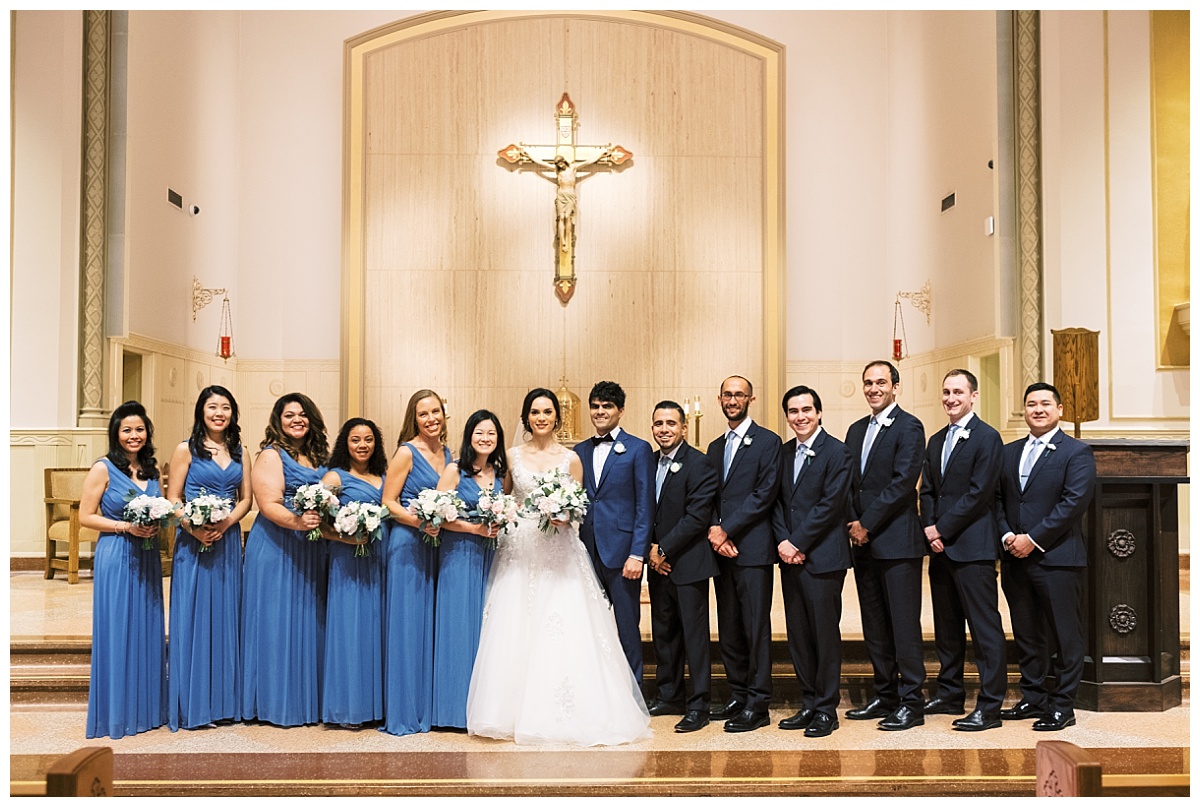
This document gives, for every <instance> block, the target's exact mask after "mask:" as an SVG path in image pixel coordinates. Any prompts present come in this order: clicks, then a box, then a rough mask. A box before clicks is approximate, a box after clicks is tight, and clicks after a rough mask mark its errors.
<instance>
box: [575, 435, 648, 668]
mask: <svg viewBox="0 0 1200 807" xmlns="http://www.w3.org/2000/svg"><path fill="white" fill-rule="evenodd" d="M593 451H594V447H593V445H592V441H591V439H587V440H582V441H580V442H579V443H577V444H576V445H575V453H576V454H578V455H579V459H580V460H581V461H582V463H583V484H584V489H585V490H586V491H587V495H588V500H589V501H590V504H589V505H588V512H587V516H585V517H584V519H583V524H582V525H580V528H579V537H580V539H581V540H582V541H583V544H584V546H586V547H587V550H588V554H589V555H590V556H591V558H592V566H593V568H595V570H596V576H597V577H599V578H600V582H601V584H602V585H603V586H604V590H605V591H606V592H607V593H608V598H609V601H610V602H612V606H613V616H614V617H615V618H616V620H617V634H618V635H619V636H620V638H621V649H622V650H623V651H624V652H625V658H626V659H627V660H628V661H629V668H630V669H631V670H633V674H634V676H636V678H637V680H638V683H639V684H640V683H641V681H642V633H641V628H640V627H639V624H640V622H641V617H642V605H641V595H642V581H641V578H640V577H638V578H637V579H634V580H628V579H626V578H625V577H624V576H623V575H622V571H623V569H624V568H625V561H626V560H628V559H629V557H630V556H631V555H636V556H637V557H639V558H643V559H645V557H646V553H647V552H648V551H649V550H650V531H651V529H652V527H653V519H654V455H653V452H652V451H651V450H650V444H649V443H647V442H646V441H645V440H642V439H639V438H637V437H634V436H633V435H632V434H630V433H629V432H627V431H624V430H621V431H620V432H619V433H618V434H617V435H616V439H615V441H614V443H613V447H612V449H611V450H610V451H609V453H608V458H607V459H605V461H604V470H603V471H602V472H601V476H600V479H596V475H595V473H594V471H593V469H592V454H593Z"/></svg>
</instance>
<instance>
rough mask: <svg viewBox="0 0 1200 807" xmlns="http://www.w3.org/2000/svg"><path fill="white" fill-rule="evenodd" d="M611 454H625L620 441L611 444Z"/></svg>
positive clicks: (623, 446)
mask: <svg viewBox="0 0 1200 807" xmlns="http://www.w3.org/2000/svg"><path fill="white" fill-rule="evenodd" d="M613 453H614V454H624V453H625V444H624V443H622V442H621V441H620V440H618V441H617V442H616V443H614V444H613Z"/></svg>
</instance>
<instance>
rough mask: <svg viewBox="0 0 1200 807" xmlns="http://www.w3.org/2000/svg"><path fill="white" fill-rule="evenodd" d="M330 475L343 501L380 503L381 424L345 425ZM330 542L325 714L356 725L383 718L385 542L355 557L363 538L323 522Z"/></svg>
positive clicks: (384, 465)
mask: <svg viewBox="0 0 1200 807" xmlns="http://www.w3.org/2000/svg"><path fill="white" fill-rule="evenodd" d="M329 468H330V471H329V473H327V474H325V478H324V479H322V480H321V482H322V484H324V485H325V487H327V488H329V489H330V490H340V493H339V495H338V503H339V504H343V505H344V504H349V503H350V502H353V501H357V502H369V503H370V504H380V503H381V501H382V496H383V475H384V471H385V470H387V451H386V450H385V449H384V447H383V436H382V435H381V434H380V433H379V427H378V426H376V425H375V424H374V423H373V422H371V421H369V420H366V419H364V418H351V419H350V420H347V421H346V422H345V424H343V426H342V430H341V432H339V433H338V436H337V441H336V442H335V443H334V445H333V454H331V455H330V457H329ZM322 531H323V532H324V533H325V537H326V538H328V539H329V540H330V541H333V542H334V543H331V544H329V595H328V596H329V602H328V605H327V606H326V610H325V614H326V616H325V675H324V678H325V682H324V689H323V690H322V696H321V720H322V721H323V722H325V723H340V724H341V725H343V726H346V727H348V728H358V727H359V726H360V725H362V724H363V723H369V722H371V721H375V720H382V719H383V548H384V547H385V546H386V545H387V544H386V543H385V542H383V541H382V540H381V541H378V542H368V543H367V546H366V550H367V552H368V553H369V554H367V555H363V556H359V557H355V554H354V553H355V551H356V550H357V549H358V547H359V545H360V544H359V543H357V542H355V541H352V540H346V539H345V538H343V537H342V536H341V535H340V534H339V533H338V532H337V530H334V529H332V528H330V527H324V528H323V529H322Z"/></svg>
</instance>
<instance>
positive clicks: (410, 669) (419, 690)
mask: <svg viewBox="0 0 1200 807" xmlns="http://www.w3.org/2000/svg"><path fill="white" fill-rule="evenodd" d="M405 445H407V446H408V448H409V450H410V451H411V452H412V458H413V461H412V470H410V471H409V472H408V478H407V479H405V480H404V489H403V490H402V491H400V503H401V504H403V505H404V506H405V507H407V506H408V504H409V502H411V501H412V500H413V499H415V498H417V496H418V495H419V494H420V493H421V491H423V490H427V489H430V488H436V487H437V483H438V476H439V475H438V472H437V471H435V470H434V468H433V466H432V465H430V464H429V462H428V461H427V460H426V459H425V458H424V457H423V456H421V452H420V451H418V450H417V447H416V446H415V445H413V444H412V443H405ZM442 451H443V452H444V457H445V461H446V462H447V463H449V462H450V460H451V457H450V449H448V448H445V447H443V448H442ZM442 537H443V538H444V537H445V533H443V534H442ZM436 577H437V550H436V549H435V548H434V547H432V546H430V545H429V544H427V543H425V541H424V540H423V539H422V538H421V532H420V531H419V530H417V529H416V528H415V527H407V526H405V525H403V524H401V523H400V522H398V521H393V522H391V531H390V534H389V535H388V549H387V570H386V572H385V573H384V581H385V584H384V588H385V591H386V593H385V597H384V607H385V609H386V612H385V617H384V642H383V649H384V657H383V682H384V683H383V717H384V723H383V726H382V729H383V731H386V732H388V733H389V734H414V733H416V732H419V731H429V728H430V726H431V725H432V719H433V593H434V583H435V580H436Z"/></svg>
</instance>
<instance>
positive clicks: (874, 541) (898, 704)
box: [846, 361, 925, 731]
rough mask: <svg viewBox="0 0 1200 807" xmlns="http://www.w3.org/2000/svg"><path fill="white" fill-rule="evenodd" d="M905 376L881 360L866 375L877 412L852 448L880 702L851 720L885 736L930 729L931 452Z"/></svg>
mask: <svg viewBox="0 0 1200 807" xmlns="http://www.w3.org/2000/svg"><path fill="white" fill-rule="evenodd" d="M899 391H900V371H899V370H897V369H896V368H895V366H894V365H893V364H892V363H891V362H887V361H873V362H871V363H870V364H868V365H867V366H866V368H864V369H863V396H864V397H865V398H866V399H867V405H868V406H870V407H871V414H870V415H869V416H867V417H864V418H863V419H861V420H858V421H855V422H854V423H853V424H851V426H850V429H849V430H848V431H847V432H846V447H847V448H848V449H849V450H850V456H851V463H850V466H851V471H852V482H851V487H850V518H851V520H850V523H849V525H848V526H849V529H850V540H851V542H852V543H853V544H854V549H853V557H854V583H855V586H856V587H857V589H858V602H859V606H860V608H861V611H862V623H863V639H864V641H865V642H866V645H867V654H868V655H869V656H870V658H871V667H872V668H873V670H874V674H875V696H874V697H873V698H872V699H871V700H870V702H868V703H867V704H866V705H865V706H863V707H861V708H859V709H851V710H850V711H848V712H846V717H848V718H850V719H851V720H871V719H878V718H883V719H882V720H880V721H879V728H881V729H883V730H885V731H903V730H905V729H910V728H913V727H914V726H922V725H924V724H925V711H924V706H925V698H924V695H923V694H922V693H921V686H922V685H923V684H924V683H925V661H924V658H923V654H922V652H921V565H922V561H923V559H924V557H925V541H924V539H923V537H922V533H921V521H920V518H919V517H918V515H917V479H918V478H919V477H920V475H921V459H922V456H923V455H924V453H925V429H924V427H923V426H922V425H921V421H919V420H917V418H915V417H913V416H912V415H910V414H909V413H908V412H905V411H904V410H903V409H901V408H900V407H899V406H898V405H897V404H896V395H897V394H898V393H899Z"/></svg>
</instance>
